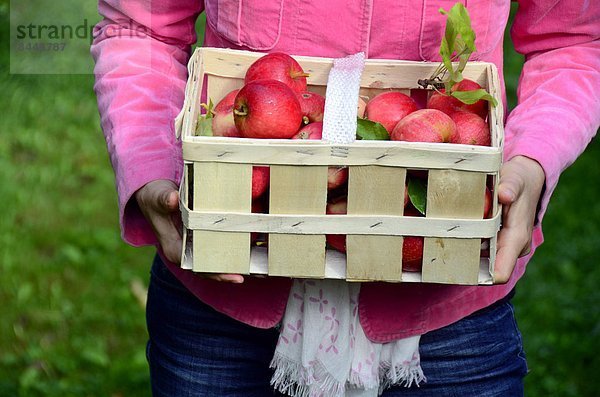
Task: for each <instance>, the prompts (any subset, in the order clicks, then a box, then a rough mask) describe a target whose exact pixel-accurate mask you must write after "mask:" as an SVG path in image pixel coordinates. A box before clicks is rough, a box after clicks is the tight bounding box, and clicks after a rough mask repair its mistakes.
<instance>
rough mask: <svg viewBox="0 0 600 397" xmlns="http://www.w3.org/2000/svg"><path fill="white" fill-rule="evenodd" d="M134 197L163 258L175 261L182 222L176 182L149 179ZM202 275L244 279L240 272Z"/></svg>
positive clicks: (179, 255)
mask: <svg viewBox="0 0 600 397" xmlns="http://www.w3.org/2000/svg"><path fill="white" fill-rule="evenodd" d="M135 199H136V200H137V203H138V205H139V207H140V209H141V210H142V213H143V214H144V216H145V217H146V219H147V220H148V222H149V223H150V225H151V226H152V229H153V230H154V234H155V235H156V237H157V239H158V243H159V244H160V246H161V248H162V251H163V253H164V255H165V257H166V259H167V260H169V261H170V262H173V263H179V262H180V259H181V249H182V233H181V228H182V225H181V214H180V212H179V193H178V191H177V186H176V185H175V184H174V183H173V182H172V181H169V180H162V179H161V180H156V181H152V182H149V183H147V184H146V185H144V186H143V187H142V188H141V189H139V190H138V191H137V192H136V193H135ZM203 277H205V278H209V279H212V280H216V281H223V282H229V283H236V284H240V283H243V282H244V277H243V276H242V275H240V274H203Z"/></svg>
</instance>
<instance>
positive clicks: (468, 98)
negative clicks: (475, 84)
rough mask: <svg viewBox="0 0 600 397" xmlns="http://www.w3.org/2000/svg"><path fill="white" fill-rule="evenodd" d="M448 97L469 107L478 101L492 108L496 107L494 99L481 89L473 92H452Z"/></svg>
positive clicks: (496, 102)
mask: <svg viewBox="0 0 600 397" xmlns="http://www.w3.org/2000/svg"><path fill="white" fill-rule="evenodd" d="M450 95H451V96H453V97H454V98H456V99H458V100H459V101H461V102H463V103H466V104H467V105H471V104H473V103H475V102H477V101H478V100H480V99H483V100H485V101H488V102H490V103H491V104H492V106H496V105H498V101H496V98H494V97H493V96H491V95H490V94H488V93H487V91H486V90H484V89H482V88H480V89H478V90H473V91H452V92H451V93H450Z"/></svg>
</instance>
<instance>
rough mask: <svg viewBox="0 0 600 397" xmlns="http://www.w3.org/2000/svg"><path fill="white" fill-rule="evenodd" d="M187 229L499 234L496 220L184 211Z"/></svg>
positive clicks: (455, 236) (498, 221) (430, 235)
mask: <svg viewBox="0 0 600 397" xmlns="http://www.w3.org/2000/svg"><path fill="white" fill-rule="evenodd" d="M182 219H183V224H184V226H185V227H187V228H189V229H194V230H210V231H227V230H229V231H235V232H259V233H284V234H370V235H374V236H385V235H388V236H429V237H451V238H476V237H477V238H489V237H494V236H495V235H496V232H497V231H498V227H499V223H500V216H499V214H498V215H497V216H496V217H494V218H492V219H478V220H471V219H454V218H447V219H443V218H437V219H436V218H420V217H402V216H398V215H356V214H353V215H308V214H301V215H281V214H254V213H253V214H246V213H235V212H214V211H211V212H206V211H192V210H190V209H188V208H186V207H182Z"/></svg>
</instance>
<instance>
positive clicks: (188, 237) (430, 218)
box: [176, 48, 503, 285]
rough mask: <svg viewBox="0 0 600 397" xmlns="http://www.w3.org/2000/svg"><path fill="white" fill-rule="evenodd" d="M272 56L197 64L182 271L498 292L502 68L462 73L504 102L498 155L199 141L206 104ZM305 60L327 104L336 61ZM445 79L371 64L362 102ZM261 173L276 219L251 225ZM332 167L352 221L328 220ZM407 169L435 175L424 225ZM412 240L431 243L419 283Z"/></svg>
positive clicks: (418, 65)
mask: <svg viewBox="0 0 600 397" xmlns="http://www.w3.org/2000/svg"><path fill="white" fill-rule="evenodd" d="M262 55H263V54H259V53H253V52H246V51H236V50H228V49H215V48H198V49H196V51H195V52H194V54H193V56H192V58H191V59H190V62H189V65H188V69H189V78H188V83H187V87H186V97H185V103H184V107H183V109H182V111H181V113H180V115H179V116H178V118H177V120H176V129H177V132H178V136H179V137H180V138H181V140H182V146H183V158H184V163H185V170H184V173H183V175H184V177H183V180H182V185H181V210H182V218H183V223H184V239H183V240H184V247H183V254H182V261H181V266H182V267H183V268H185V269H190V270H193V271H195V272H207V273H239V274H268V275H271V276H286V277H305V278H339V279H346V280H352V281H390V282H399V281H403V282H433V283H450V284H470V285H475V284H492V283H493V276H492V275H493V265H494V260H495V251H496V235H497V231H498V229H499V225H500V213H501V210H500V208H499V207H498V205H497V193H496V192H497V183H498V179H499V178H498V177H499V169H500V165H501V161H502V143H503V110H502V101H501V98H500V85H499V79H498V74H497V70H496V68H495V67H494V65H492V64H489V63H475V62H474V63H470V64H469V65H467V67H466V69H465V71H464V73H463V74H464V76H465V77H466V78H469V79H472V80H474V81H477V82H478V83H479V84H480V85H481V86H482V87H484V88H486V89H487V90H488V91H489V92H490V93H491V94H492V95H493V96H494V97H495V98H496V99H497V100H498V103H499V105H498V106H497V107H493V108H492V107H491V108H490V111H489V114H488V122H489V125H490V130H491V134H492V146H491V147H481V146H471V145H456V144H431V143H413V142H397V141H356V142H355V143H352V144H347V145H334V144H328V143H325V142H321V141H309V140H303V141H298V140H275V139H273V140H265V139H244V138H220V137H200V136H194V133H195V131H196V126H197V121H198V116H199V115H200V108H201V107H200V103H201V101H202V100H201V98H202V97H203V95H204V97H205V99H206V98H210V99H212V101H213V102H215V103H216V102H217V101H219V100H220V99H221V98H222V97H224V96H225V95H226V94H227V93H228V92H230V91H231V90H233V89H236V88H241V87H242V86H243V81H244V74H245V72H246V70H247V68H248V66H249V65H250V64H251V63H252V62H254V61H255V60H256V59H258V58H259V57H260V56H262ZM295 59H296V60H297V61H298V62H299V63H300V64H301V65H302V67H303V69H304V70H305V71H306V72H308V73H310V77H309V78H308V84H309V90H311V91H314V92H319V93H321V94H323V95H324V94H325V90H326V84H327V78H328V73H329V70H330V69H331V67H332V59H328V58H317V57H303V56H298V57H295ZM436 67H437V64H433V63H426V62H409V61H394V60H367V61H366V63H365V69H364V72H363V75H362V79H361V92H360V94H361V95H366V96H369V97H372V96H374V95H376V94H377V93H379V92H381V91H385V90H389V89H395V90H400V91H402V92H405V93H407V94H410V93H411V91H412V90H417V89H420V87H419V86H418V84H417V81H418V80H419V79H423V78H427V77H428V76H430V75H431V74H432V72H433V70H434V69H435V68H436ZM203 92H204V94H203ZM253 165H266V166H269V167H270V189H269V195H270V196H269V213H268V214H257V213H251V178H252V167H253ZM328 166H348V167H349V182H348V214H347V215H325V208H326V198H327V169H328ZM407 169H421V170H428V189H427V216H426V217H423V218H420V217H405V216H403V200H402V199H401V198H402V197H403V196H404V189H405V178H406V170H407ZM489 178H491V180H492V182H493V185H494V187H495V188H494V189H493V191H494V198H493V200H492V202H493V216H492V218H491V219H481V218H482V213H483V205H484V190H485V186H486V181H487V180H488V179H489ZM251 232H261V233H268V234H269V237H268V248H266V247H251V244H250V234H251ZM326 234H345V235H347V240H346V242H347V253H346V254H345V255H344V254H342V253H339V252H337V251H333V250H329V249H326V243H325V235H326ZM402 236H423V237H425V246H424V257H423V270H422V272H421V273H414V272H402V242H403V237H402ZM482 239H489V252H490V254H489V258H488V257H481V255H480V252H481V242H482Z"/></svg>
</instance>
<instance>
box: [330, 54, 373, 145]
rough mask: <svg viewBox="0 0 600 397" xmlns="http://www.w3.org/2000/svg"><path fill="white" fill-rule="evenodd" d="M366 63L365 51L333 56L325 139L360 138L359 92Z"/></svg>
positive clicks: (337, 140) (340, 140)
mask: <svg viewBox="0 0 600 397" xmlns="http://www.w3.org/2000/svg"><path fill="white" fill-rule="evenodd" d="M364 67H365V54H364V52H359V53H357V54H354V55H350V56H347V57H345V58H338V59H334V60H333V67H332V68H331V70H330V71H329V77H328V79H327V92H326V95H325V114H324V117H323V140H324V141H327V142H330V143H340V144H346V143H352V142H354V141H355V140H356V127H357V125H356V124H357V123H356V116H357V107H358V94H359V90H360V78H361V75H362V72H363V70H364Z"/></svg>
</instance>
